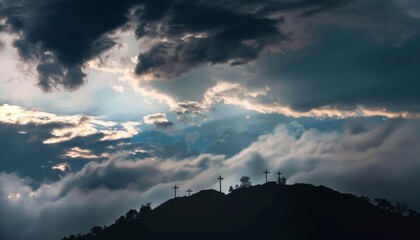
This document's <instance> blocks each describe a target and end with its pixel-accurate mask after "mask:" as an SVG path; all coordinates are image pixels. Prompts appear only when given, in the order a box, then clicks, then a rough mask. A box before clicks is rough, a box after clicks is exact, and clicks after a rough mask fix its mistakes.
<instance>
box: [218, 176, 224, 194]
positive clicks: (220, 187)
mask: <svg viewBox="0 0 420 240" xmlns="http://www.w3.org/2000/svg"><path fill="white" fill-rule="evenodd" d="M217 179H219V192H222V180H223V178H222V176H219V177H218V178H217Z"/></svg>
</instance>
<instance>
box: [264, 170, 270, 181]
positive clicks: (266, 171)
mask: <svg viewBox="0 0 420 240" xmlns="http://www.w3.org/2000/svg"><path fill="white" fill-rule="evenodd" d="M263 173H264V174H265V183H267V175H268V174H269V173H270V172H269V171H268V170H267V169H266V170H265V171H264V172H263Z"/></svg>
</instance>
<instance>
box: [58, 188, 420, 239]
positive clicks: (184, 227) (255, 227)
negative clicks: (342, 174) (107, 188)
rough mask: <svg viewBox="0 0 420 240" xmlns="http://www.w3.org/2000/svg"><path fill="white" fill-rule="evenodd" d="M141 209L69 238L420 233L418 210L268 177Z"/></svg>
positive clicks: (353, 236) (411, 235) (405, 236)
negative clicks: (393, 209)
mask: <svg viewBox="0 0 420 240" xmlns="http://www.w3.org/2000/svg"><path fill="white" fill-rule="evenodd" d="M142 209H143V211H142V210H141V211H140V212H139V214H137V215H133V216H130V214H129V213H130V212H129V213H127V214H128V216H127V214H126V217H125V218H124V217H123V218H120V219H119V220H117V221H116V222H115V223H114V224H113V225H111V226H109V227H105V228H103V229H102V228H101V227H96V229H92V233H88V234H86V235H79V236H70V237H67V238H65V239H89V240H91V239H92V240H93V239H95V240H99V239H100V240H108V239H109V240H111V239H112V240H116V239H130V240H131V239H140V240H142V239H144V240H149V239H154V240H166V239H171V240H174V239H175V240H178V239H194V240H210V239H211V240H216V239H217V240H225V239H229V240H232V239H240V240H244V239H250V240H251V239H252V240H257V239H261V240H265V239H268V240H271V239H311V240H312V239H322V240H325V239H334V240H337V239H349V240H350V239H352V240H353V239H366V240H368V239H369V240H375V239H378V240H387V239H389V240H391V239H392V240H396V239H404V240H405V239H420V218H419V217H418V216H399V215H397V214H395V213H390V212H386V211H383V210H380V209H378V208H377V207H376V206H374V205H373V204H371V203H370V202H368V201H366V199H364V198H359V197H356V196H353V195H351V194H342V193H339V192H336V191H334V190H332V189H329V188H326V187H323V186H319V187H315V186H312V185H308V184H295V185H277V184H276V183H274V182H269V183H266V184H264V185H258V186H254V187H249V188H240V189H236V190H234V191H233V192H232V193H230V194H227V195H225V194H223V193H220V192H217V191H215V190H205V191H201V192H199V193H196V194H194V195H191V196H190V197H178V198H175V199H171V200H169V201H167V202H165V203H163V204H162V205H160V206H158V207H157V208H155V209H153V210H150V208H147V207H142ZM148 209H149V210H148Z"/></svg>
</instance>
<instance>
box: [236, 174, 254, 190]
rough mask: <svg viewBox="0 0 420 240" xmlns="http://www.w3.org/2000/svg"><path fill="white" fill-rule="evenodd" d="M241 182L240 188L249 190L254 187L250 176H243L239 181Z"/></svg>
mask: <svg viewBox="0 0 420 240" xmlns="http://www.w3.org/2000/svg"><path fill="white" fill-rule="evenodd" d="M239 181H240V182H241V185H240V186H239V187H240V188H247V187H251V186H252V182H251V178H250V177H249V176H242V177H241V179H240V180H239Z"/></svg>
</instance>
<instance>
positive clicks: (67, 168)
mask: <svg viewBox="0 0 420 240" xmlns="http://www.w3.org/2000/svg"><path fill="white" fill-rule="evenodd" d="M52 169H53V170H59V171H61V172H65V171H70V170H71V168H70V165H69V164H68V163H60V164H57V165H55V166H53V167H52Z"/></svg>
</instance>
